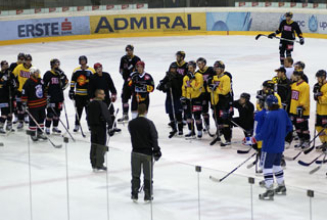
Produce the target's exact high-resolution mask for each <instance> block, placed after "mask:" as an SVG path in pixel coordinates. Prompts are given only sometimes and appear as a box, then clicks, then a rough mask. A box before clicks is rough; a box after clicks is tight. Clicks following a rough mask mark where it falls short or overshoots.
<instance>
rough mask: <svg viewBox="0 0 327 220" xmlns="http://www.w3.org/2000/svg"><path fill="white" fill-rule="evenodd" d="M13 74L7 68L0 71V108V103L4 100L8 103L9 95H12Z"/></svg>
mask: <svg viewBox="0 0 327 220" xmlns="http://www.w3.org/2000/svg"><path fill="white" fill-rule="evenodd" d="M14 85H15V82H14V75H13V74H12V73H11V72H9V70H6V71H4V72H3V71H1V72H0V108H1V103H3V102H6V103H7V105H8V102H9V99H10V95H11V98H12V99H13V95H14Z"/></svg>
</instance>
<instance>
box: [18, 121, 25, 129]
mask: <svg viewBox="0 0 327 220" xmlns="http://www.w3.org/2000/svg"><path fill="white" fill-rule="evenodd" d="M23 128H24V124H23V122H18V125H17V130H22V129H23Z"/></svg>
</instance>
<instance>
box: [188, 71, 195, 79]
mask: <svg viewBox="0 0 327 220" xmlns="http://www.w3.org/2000/svg"><path fill="white" fill-rule="evenodd" d="M187 76H188V78H189V79H195V75H194V73H192V72H188V73H187Z"/></svg>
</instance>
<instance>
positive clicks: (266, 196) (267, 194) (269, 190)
mask: <svg viewBox="0 0 327 220" xmlns="http://www.w3.org/2000/svg"><path fill="white" fill-rule="evenodd" d="M274 195H275V192H274V189H273V186H271V187H269V188H267V191H266V192H264V193H262V194H259V199H260V200H271V201H273V200H274Z"/></svg>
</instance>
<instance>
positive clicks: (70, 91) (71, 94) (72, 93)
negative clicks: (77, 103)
mask: <svg viewBox="0 0 327 220" xmlns="http://www.w3.org/2000/svg"><path fill="white" fill-rule="evenodd" d="M69 98H70V99H71V100H74V99H75V92H74V90H69Z"/></svg>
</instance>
